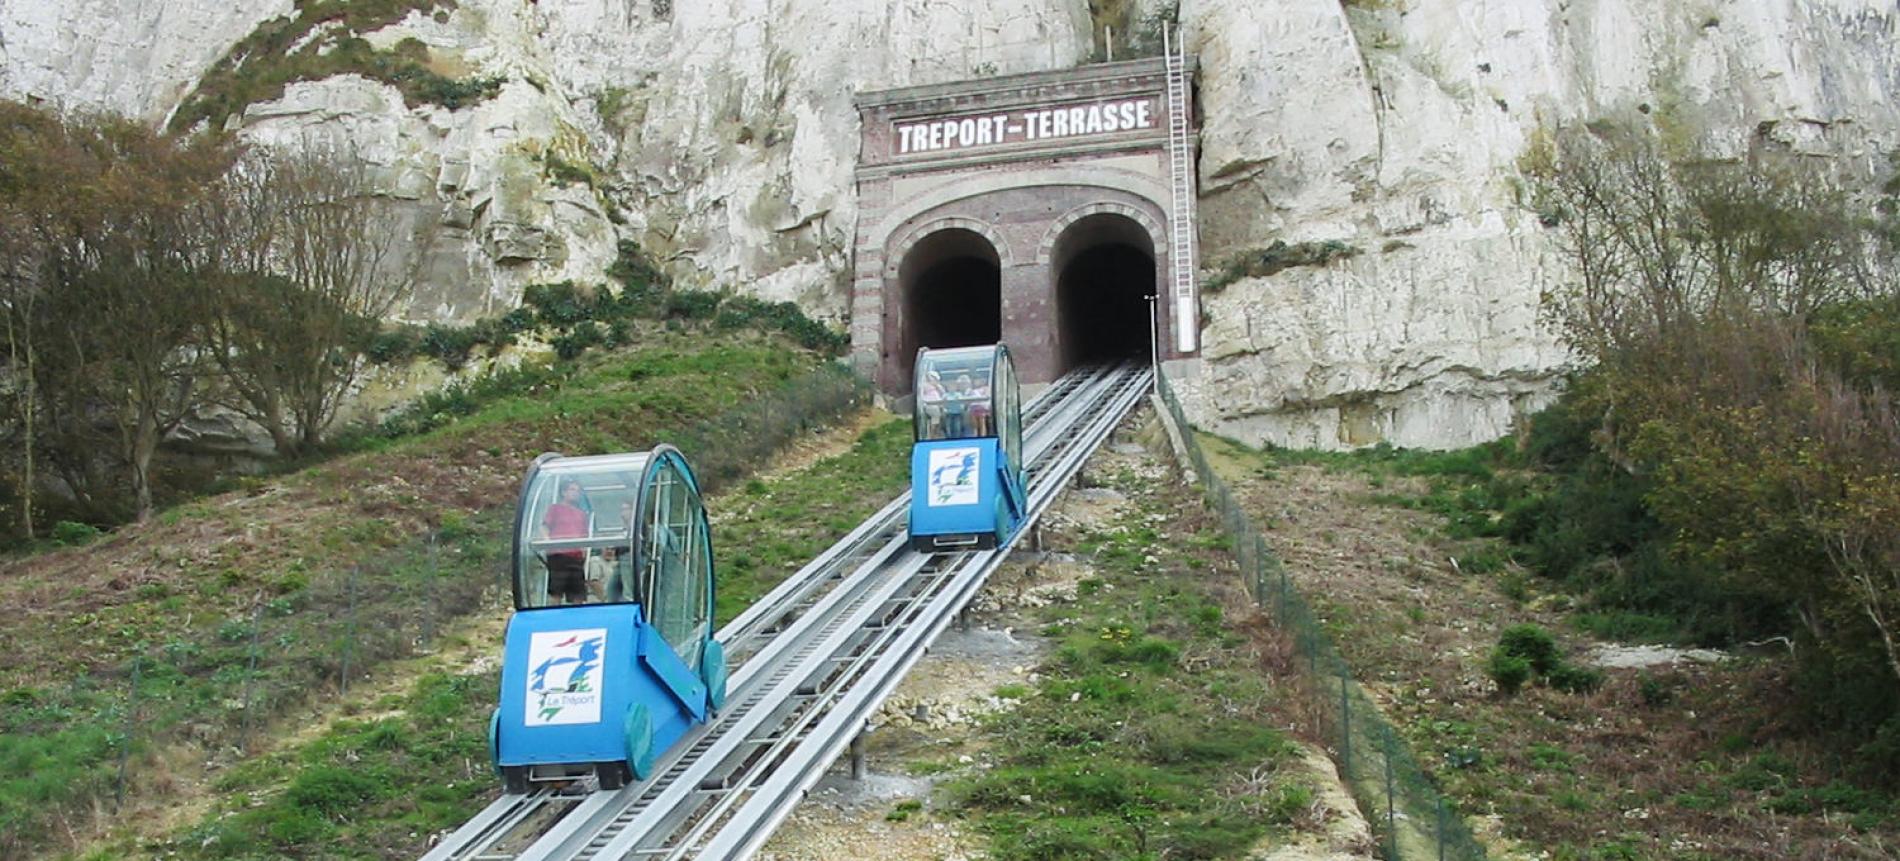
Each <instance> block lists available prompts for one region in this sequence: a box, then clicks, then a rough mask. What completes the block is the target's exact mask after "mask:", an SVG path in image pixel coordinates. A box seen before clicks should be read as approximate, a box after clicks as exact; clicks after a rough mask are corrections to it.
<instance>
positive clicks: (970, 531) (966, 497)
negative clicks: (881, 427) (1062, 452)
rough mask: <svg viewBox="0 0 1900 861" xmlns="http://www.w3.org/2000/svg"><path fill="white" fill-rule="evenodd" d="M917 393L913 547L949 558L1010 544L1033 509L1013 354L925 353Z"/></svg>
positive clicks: (993, 348) (996, 350)
mask: <svg viewBox="0 0 1900 861" xmlns="http://www.w3.org/2000/svg"><path fill="white" fill-rule="evenodd" d="M912 391H913V392H914V393H915V396H916V397H915V403H916V407H915V410H914V413H915V416H914V418H915V423H916V442H915V444H914V445H913V446H912V447H911V454H910V476H911V479H910V480H911V496H910V543H911V548H912V549H914V550H916V551H917V552H919V553H944V552H956V551H965V550H988V549H991V548H994V547H1000V546H1002V545H1003V544H1005V543H1007V542H1008V541H1009V539H1010V536H1012V535H1014V534H1015V532H1016V529H1017V527H1019V526H1020V525H1021V524H1022V522H1023V519H1024V518H1025V517H1026V516H1027V514H1028V509H1029V497H1028V493H1027V489H1026V487H1025V486H1024V484H1023V426H1022V406H1021V395H1020V393H1019V391H1018V389H1017V386H1016V368H1015V365H1014V363H1012V362H1011V361H1010V357H1009V349H1008V348H1007V347H1004V346H1003V345H1001V344H995V345H990V346H981V347H957V348H952V349H936V350H932V349H923V350H919V351H917V366H916V378H915V386H914V388H913V389H912Z"/></svg>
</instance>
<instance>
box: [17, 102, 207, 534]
mask: <svg viewBox="0 0 1900 861" xmlns="http://www.w3.org/2000/svg"><path fill="white" fill-rule="evenodd" d="M0 150H3V151H4V152H5V153H6V154H7V155H8V156H9V157H7V158H4V159H0V161H4V163H5V167H4V169H0V197H4V203H0V208H3V209H4V210H5V211H6V212H7V213H8V214H7V215H6V216H5V220H6V221H7V222H9V223H10V224H11V225H13V226H12V227H11V228H10V229H9V230H8V233H7V237H6V239H5V241H7V242H8V243H9V245H10V246H12V248H11V249H10V250H11V251H13V252H14V253H12V254H9V255H8V257H9V264H8V269H7V275H6V289H7V299H8V312H9V325H8V327H7V334H8V347H9V350H8V356H9V362H10V364H11V365H12V366H13V368H14V372H15V373H16V374H19V375H23V376H20V377H18V379H20V380H21V386H22V389H23V392H22V395H23V396H22V397H21V398H19V399H18V405H17V406H16V407H15V409H14V410H13V412H14V414H15V416H14V418H15V419H16V421H17V422H18V424H19V426H20V427H22V428H23V429H24V431H25V435H26V436H28V437H30V438H31V440H32V443H33V444H32V445H31V446H29V448H31V449H32V450H33V451H34V452H35V453H36V454H35V455H34V456H37V453H44V455H45V456H46V460H47V463H48V465H49V466H50V467H51V468H52V469H53V471H55V472H56V473H58V474H59V476H60V477H61V478H62V479H64V483H65V485H66V487H67V489H68V490H69V491H70V492H71V493H72V494H73V495H74V497H75V498H77V499H79V500H80V501H82V502H85V501H89V500H93V499H94V497H95V495H96V494H97V493H98V492H99V491H101V490H103V489H104V488H106V487H107V486H109V485H111V484H114V483H117V484H122V485H124V486H126V487H128V488H129V492H130V496H131V509H132V512H133V514H134V516H136V517H137V518H139V519H144V518H146V517H148V516H150V514H151V511H152V504H153V501H152V500H153V496H152V490H153V475H152V470H153V457H154V455H155V453H156V451H157V448H158V444H159V441H160V440H161V439H162V438H163V437H164V436H165V434H166V433H168V432H169V431H170V430H171V429H172V428H174V427H176V425H177V423H178V422H179V421H180V420H182V419H183V418H184V416H185V415H186V414H187V413H188V412H189V411H190V410H191V408H192V407H193V406H194V405H195V403H196V397H197V393H198V390H199V386H200V383H201V378H202V376H203V372H204V370H205V368H204V363H203V361H202V358H201V354H200V351H198V350H196V349H195V344H194V342H193V338H192V331H193V328H194V323H195V320H196V319H197V317H199V316H200V315H201V314H202V311H203V306H204V301H203V300H204V297H205V291H204V290H203V289H202V284H201V282H200V279H199V278H198V277H197V273H198V271H199V265H200V262H201V256H202V250H203V249H202V248H201V247H199V246H198V245H197V244H196V243H195V242H194V234H193V233H192V231H191V230H190V229H189V227H190V222H191V220H192V217H191V214H192V213H193V212H194V210H195V209H196V208H197V207H199V206H200V205H201V203H202V200H203V194H204V189H206V188H209V187H211V186H212V185H213V183H214V182H215V181H216V179H217V177H218V176H219V175H220V174H221V173H222V172H223V170H224V169H225V167H226V165H227V164H228V156H227V153H226V151H225V150H224V149H223V148H221V147H220V146H218V145H217V144H215V143H213V142H210V141H206V140H176V139H171V138H166V137H163V136H161V135H158V134H156V133H154V132H152V131H151V130H149V129H146V128H144V127H142V126H139V125H137V124H136V123H132V122H130V121H126V120H121V119H114V118H108V117H84V116H75V117H58V116H54V115H50V114H45V113H42V112H37V111H35V110H34V109H31V108H26V107H22V106H17V105H7V106H4V108H0ZM102 452H103V453H106V456H107V457H109V458H111V459H112V461H113V464H112V465H111V468H110V469H107V468H106V467H105V466H104V465H103V464H102V462H101V453H102ZM24 480H27V479H23V481H24ZM35 480H36V479H35Z"/></svg>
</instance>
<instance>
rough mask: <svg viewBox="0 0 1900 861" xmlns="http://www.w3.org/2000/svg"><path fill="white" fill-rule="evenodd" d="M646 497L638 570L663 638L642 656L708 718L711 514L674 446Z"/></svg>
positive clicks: (647, 643) (652, 476)
mask: <svg viewBox="0 0 1900 861" xmlns="http://www.w3.org/2000/svg"><path fill="white" fill-rule="evenodd" d="M640 496H641V515H640V516H641V518H642V525H643V527H644V529H643V530H642V531H643V535H642V536H641V538H642V540H641V546H640V548H639V549H638V553H639V554H640V559H639V560H638V564H636V565H635V570H637V571H641V572H644V575H645V581H644V582H643V583H642V584H641V585H640V593H641V595H642V596H643V598H644V601H645V604H644V606H645V608H646V613H647V624H648V625H650V626H652V628H651V630H652V631H655V632H657V633H658V634H659V637H658V638H657V639H658V642H652V640H654V639H656V638H653V637H647V638H645V639H643V641H642V642H641V644H640V658H641V661H642V662H643V663H645V664H646V665H647V667H648V668H649V669H651V670H652V671H653V673H654V675H655V676H656V677H657V678H659V679H660V680H661V681H662V682H663V683H664V684H665V685H666V687H667V689H668V690H669V691H670V692H671V693H672V694H673V696H674V697H675V698H677V699H678V700H679V702H680V705H681V706H682V707H684V708H685V709H686V710H688V711H690V712H691V713H692V714H693V716H694V717H695V718H697V719H704V718H705V716H706V707H707V704H708V703H707V699H706V695H707V690H706V685H705V683H704V681H703V680H702V678H701V674H700V672H699V669H700V663H701V658H702V657H703V651H704V649H705V647H706V641H707V639H708V637H709V636H710V634H711V631H712V603H713V602H712V598H713V596H712V552H711V545H710V542H709V541H708V537H707V525H706V512H705V509H704V507H703V506H702V505H701V503H700V499H699V490H698V488H697V487H695V486H694V484H693V481H692V480H691V479H690V478H689V477H688V475H687V473H686V471H685V470H684V469H683V468H682V462H681V461H680V460H679V456H678V454H677V453H674V452H671V451H667V452H666V453H664V454H662V455H661V457H660V461H659V463H657V464H655V465H654V468H653V469H652V470H651V471H650V472H649V473H648V479H647V484H646V486H645V487H644V488H642V490H641V494H640Z"/></svg>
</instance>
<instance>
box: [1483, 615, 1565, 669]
mask: <svg viewBox="0 0 1900 861" xmlns="http://www.w3.org/2000/svg"><path fill="white" fill-rule="evenodd" d="M1498 648H1499V649H1500V650H1502V651H1503V652H1504V653H1505V654H1507V655H1514V656H1516V657H1519V658H1523V659H1524V660H1525V661H1526V662H1527V663H1529V665H1530V668H1531V670H1532V671H1533V672H1535V673H1537V674H1538V675H1540V676H1547V675H1550V674H1551V673H1552V672H1554V671H1555V670H1556V669H1557V668H1558V667H1560V666H1562V665H1563V653H1562V652H1560V651H1559V650H1558V649H1557V638H1555V637H1552V636H1551V635H1550V632H1549V631H1546V630H1544V629H1543V628H1542V627H1540V626H1537V625H1530V624H1524V625H1512V626H1511V627H1509V628H1506V629H1504V633H1503V634H1502V635H1500V636H1499V637H1498Z"/></svg>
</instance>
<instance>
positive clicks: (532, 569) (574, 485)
mask: <svg viewBox="0 0 1900 861" xmlns="http://www.w3.org/2000/svg"><path fill="white" fill-rule="evenodd" d="M537 485H538V486H537V487H536V488H535V489H534V491H533V493H532V496H531V505H532V508H531V510H530V512H529V517H528V519H527V520H526V521H525V522H524V530H525V531H528V532H530V535H528V536H527V537H528V538H529V541H528V542H526V546H525V547H524V551H525V552H524V555H526V556H527V557H528V558H527V559H526V560H524V561H525V562H526V563H527V565H526V569H525V570H526V571H527V572H528V577H527V582H525V583H524V587H525V589H524V593H525V594H524V595H523V596H522V597H523V601H524V605H525V606H528V607H546V606H553V605H561V604H587V603H601V602H619V601H627V600H632V595H633V594H634V589H633V587H632V584H631V582H630V581H631V579H632V572H631V567H630V563H629V562H628V559H629V558H630V556H631V554H630V553H627V552H626V550H627V549H628V544H629V539H628V537H627V536H628V535H629V534H630V529H631V526H632V523H633V506H634V495H635V490H634V488H633V487H632V484H631V482H629V481H626V480H624V477H623V476H621V475H619V474H618V471H615V472H614V473H611V474H581V475H571V474H569V475H550V476H543V477H542V479H541V480H539V481H537ZM613 510H618V512H619V516H618V517H617V518H614V517H613V516H612V515H604V514H603V513H602V512H603V511H613Z"/></svg>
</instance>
